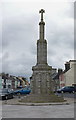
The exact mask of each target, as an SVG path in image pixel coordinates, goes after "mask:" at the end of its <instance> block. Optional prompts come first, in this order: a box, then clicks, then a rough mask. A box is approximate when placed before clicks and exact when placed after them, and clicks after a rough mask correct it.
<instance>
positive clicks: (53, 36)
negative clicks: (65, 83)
mask: <svg viewBox="0 0 76 120" xmlns="http://www.w3.org/2000/svg"><path fill="white" fill-rule="evenodd" d="M40 9H44V10H45V13H44V21H45V39H46V40H47V43H48V44H47V46H48V47H47V49H48V50H47V55H48V56H47V58H48V60H47V61H48V64H49V65H50V66H52V67H53V68H57V69H58V68H62V69H64V64H65V62H66V61H69V60H73V59H74V1H73V0H69V1H68V0H61V2H60V1H59V0H58V1H57V0H55V1H54V0H50V1H49V0H43V1H41V0H31V1H30V0H2V2H1V3H0V26H1V27H0V61H1V62H0V73H1V72H5V73H9V74H11V75H15V76H24V77H27V78H29V77H30V76H31V75H32V66H35V65H36V62H37V45H36V43H37V40H38V39H39V22H40V14H39V10H40Z"/></svg>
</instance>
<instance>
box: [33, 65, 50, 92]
mask: <svg viewBox="0 0 76 120" xmlns="http://www.w3.org/2000/svg"><path fill="white" fill-rule="evenodd" d="M51 69H52V68H51V66H48V65H47V64H46V65H45V64H43V65H42V64H41V65H36V66H33V67H32V70H33V75H32V79H31V90H32V94H50V93H51Z"/></svg>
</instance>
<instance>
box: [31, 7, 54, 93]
mask: <svg viewBox="0 0 76 120" xmlns="http://www.w3.org/2000/svg"><path fill="white" fill-rule="evenodd" d="M44 12H45V11H44V10H43V9H41V10H40V11H39V13H40V14H41V21H40V22H39V40H37V64H36V66H33V67H32V70H33V74H32V79H31V90H32V94H36V95H42V94H43V95H45V94H50V92H51V70H52V67H51V66H49V65H48V64H47V41H46V40H45V39H44V26H45V22H44V21H43V13H44Z"/></svg>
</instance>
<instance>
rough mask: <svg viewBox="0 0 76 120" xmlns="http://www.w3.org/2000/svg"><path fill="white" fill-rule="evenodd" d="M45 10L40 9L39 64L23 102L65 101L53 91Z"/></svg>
mask: <svg viewBox="0 0 76 120" xmlns="http://www.w3.org/2000/svg"><path fill="white" fill-rule="evenodd" d="M44 12H45V11H44V10H43V9H41V10H40V11H39V13H40V14H41V21H40V22H39V28H40V29H39V40H37V64H36V66H33V67H32V70H33V74H32V77H30V82H31V83H30V84H31V94H29V95H27V96H26V97H25V98H23V99H22V102H27V103H28V102H30V103H46V102H59V101H61V102H62V101H63V99H61V98H59V97H57V96H56V95H55V94H54V93H53V92H52V79H51V72H52V67H51V66H49V65H48V63H47V41H46V40H45V39H44V26H45V22H44V21H43V13H44Z"/></svg>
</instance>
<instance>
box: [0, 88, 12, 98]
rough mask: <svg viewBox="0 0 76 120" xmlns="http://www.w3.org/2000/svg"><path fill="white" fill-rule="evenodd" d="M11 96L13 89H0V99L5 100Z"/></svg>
mask: <svg viewBox="0 0 76 120" xmlns="http://www.w3.org/2000/svg"><path fill="white" fill-rule="evenodd" d="M10 98H13V90H12V89H6V88H3V89H0V99H1V100H7V99H10Z"/></svg>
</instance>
